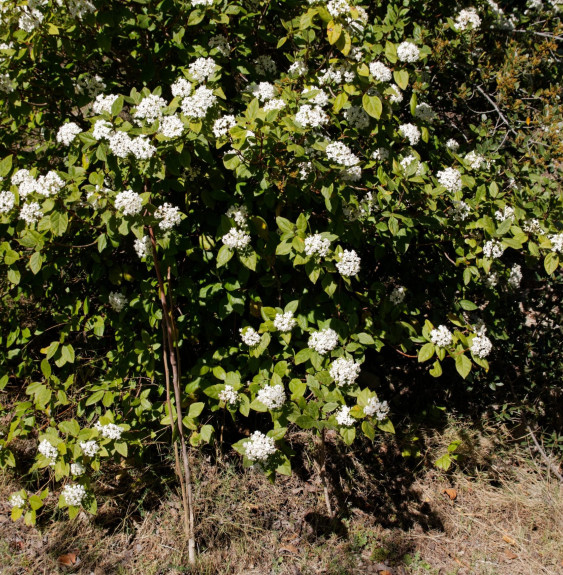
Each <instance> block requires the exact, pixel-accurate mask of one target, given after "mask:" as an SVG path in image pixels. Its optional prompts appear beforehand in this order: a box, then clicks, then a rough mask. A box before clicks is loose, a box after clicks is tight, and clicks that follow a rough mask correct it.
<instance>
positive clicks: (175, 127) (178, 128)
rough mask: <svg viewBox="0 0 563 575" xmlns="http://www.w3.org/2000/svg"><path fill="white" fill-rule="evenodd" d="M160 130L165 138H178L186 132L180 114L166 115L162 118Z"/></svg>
mask: <svg viewBox="0 0 563 575" xmlns="http://www.w3.org/2000/svg"><path fill="white" fill-rule="evenodd" d="M158 131H159V133H161V134H162V135H163V136H164V137H165V138H171V139H172V138H177V137H178V136H181V135H182V133H183V132H184V122H182V119H181V118H180V117H179V116H165V117H164V118H161V119H160V125H159V128H158Z"/></svg>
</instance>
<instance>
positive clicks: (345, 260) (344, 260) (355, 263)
mask: <svg viewBox="0 0 563 575" xmlns="http://www.w3.org/2000/svg"><path fill="white" fill-rule="evenodd" d="M360 262H361V260H360V257H359V256H358V254H357V253H356V252H355V251H354V250H344V251H343V252H342V254H341V255H340V261H338V262H336V267H337V269H338V271H339V272H340V275H342V276H355V275H356V274H357V273H359V272H360Z"/></svg>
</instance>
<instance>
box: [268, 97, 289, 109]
mask: <svg viewBox="0 0 563 575" xmlns="http://www.w3.org/2000/svg"><path fill="white" fill-rule="evenodd" d="M286 106H287V104H286V103H285V100H282V99H281V98H274V99H273V100H269V101H268V102H266V105H265V106H264V111H265V112H271V111H272V110H283V109H284V108H285V107H286Z"/></svg>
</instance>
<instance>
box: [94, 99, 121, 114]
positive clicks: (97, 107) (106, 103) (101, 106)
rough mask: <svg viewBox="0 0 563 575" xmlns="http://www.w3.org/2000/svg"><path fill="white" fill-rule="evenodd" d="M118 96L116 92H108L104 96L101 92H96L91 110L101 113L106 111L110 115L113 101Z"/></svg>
mask: <svg viewBox="0 0 563 575" xmlns="http://www.w3.org/2000/svg"><path fill="white" fill-rule="evenodd" d="M117 98H119V96H118V95H117V94H108V95H107V96H104V95H103V94H98V95H97V96H96V100H95V101H94V103H93V104H92V111H93V112H94V114H103V113H104V112H106V113H107V114H110V115H111V108H112V106H113V104H114V103H115V101H116V100H117Z"/></svg>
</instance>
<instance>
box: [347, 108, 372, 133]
mask: <svg viewBox="0 0 563 575" xmlns="http://www.w3.org/2000/svg"><path fill="white" fill-rule="evenodd" d="M344 117H345V118H346V119H347V120H348V124H349V125H350V126H351V127H352V128H356V130H363V129H364V128H367V127H368V126H369V116H368V115H367V113H366V112H365V110H364V109H363V108H361V107H360V106H350V107H349V108H348V109H347V110H346V111H345V112H344Z"/></svg>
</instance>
